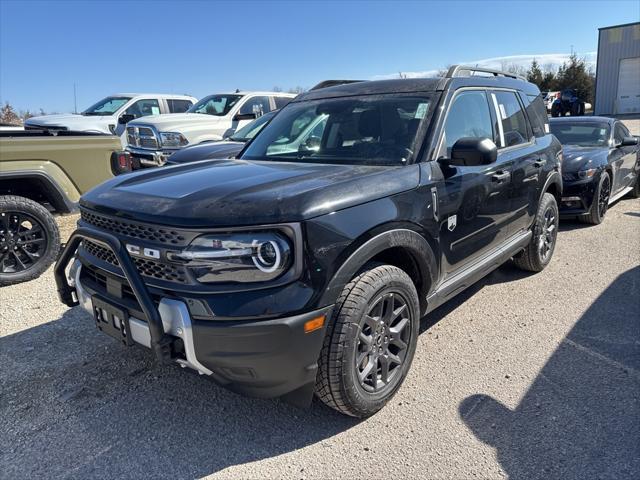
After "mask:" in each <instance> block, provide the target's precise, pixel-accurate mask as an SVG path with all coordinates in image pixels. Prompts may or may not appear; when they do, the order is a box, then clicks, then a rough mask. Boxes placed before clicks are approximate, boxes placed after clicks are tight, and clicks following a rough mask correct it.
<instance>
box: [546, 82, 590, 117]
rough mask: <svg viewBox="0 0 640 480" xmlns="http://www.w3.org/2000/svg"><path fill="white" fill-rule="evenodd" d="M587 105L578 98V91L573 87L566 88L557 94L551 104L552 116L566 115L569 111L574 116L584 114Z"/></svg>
mask: <svg viewBox="0 0 640 480" xmlns="http://www.w3.org/2000/svg"><path fill="white" fill-rule="evenodd" d="M585 110H586V105H585V102H584V101H583V100H581V99H580V98H578V92H577V91H576V90H575V89H573V88H565V89H564V90H562V91H561V92H559V93H558V94H557V95H556V98H555V100H554V101H553V103H552V104H551V116H552V117H564V116H565V115H566V114H567V113H568V114H570V115H571V116H572V117H578V116H580V115H584V112H585Z"/></svg>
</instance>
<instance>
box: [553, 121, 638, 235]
mask: <svg viewBox="0 0 640 480" xmlns="http://www.w3.org/2000/svg"><path fill="white" fill-rule="evenodd" d="M550 128H551V133H553V134H554V135H555V136H556V137H557V138H558V140H560V143H562V148H563V157H564V159H563V161H562V179H563V183H564V190H563V193H562V202H561V203H560V214H561V215H562V216H574V217H575V216H577V217H578V218H579V219H580V220H582V221H584V222H586V223H591V224H594V225H597V224H599V223H601V222H602V220H604V216H605V214H606V213H607V209H608V208H609V205H611V204H612V203H613V202H615V201H616V200H618V199H619V198H621V197H623V196H624V195H626V194H627V193H631V194H632V195H633V196H634V197H636V198H637V197H638V196H640V184H639V182H638V179H639V178H640V154H639V153H638V152H639V150H640V149H639V148H638V138H637V137H634V136H633V135H631V133H629V130H628V129H627V127H626V126H625V125H624V124H623V123H622V122H621V121H620V120H616V119H613V118H607V117H582V118H554V119H551V122H550Z"/></svg>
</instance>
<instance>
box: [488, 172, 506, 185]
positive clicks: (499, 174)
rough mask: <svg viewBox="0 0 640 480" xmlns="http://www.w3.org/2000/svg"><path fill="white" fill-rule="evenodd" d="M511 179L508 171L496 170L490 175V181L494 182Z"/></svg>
mask: <svg viewBox="0 0 640 480" xmlns="http://www.w3.org/2000/svg"><path fill="white" fill-rule="evenodd" d="M509 180H511V173H509V172H497V173H494V174H493V175H491V181H492V182H495V183H505V182H508V181H509Z"/></svg>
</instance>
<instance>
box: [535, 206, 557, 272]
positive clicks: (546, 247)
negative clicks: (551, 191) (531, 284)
mask: <svg viewBox="0 0 640 480" xmlns="http://www.w3.org/2000/svg"><path fill="white" fill-rule="evenodd" d="M556 216H557V212H556V210H555V209H554V208H553V206H552V205H549V206H548V207H547V209H546V210H545V212H544V214H543V218H544V220H543V224H542V226H541V228H540V233H539V235H538V251H539V255H540V260H542V262H543V263H547V262H548V261H549V260H550V256H551V254H552V253H553V248H554V246H555V244H556V236H557V235H558V220H557V218H556Z"/></svg>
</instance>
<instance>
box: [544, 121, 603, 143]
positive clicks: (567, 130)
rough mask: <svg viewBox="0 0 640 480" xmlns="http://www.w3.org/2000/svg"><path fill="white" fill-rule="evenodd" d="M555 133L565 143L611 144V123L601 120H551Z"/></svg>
mask: <svg viewBox="0 0 640 480" xmlns="http://www.w3.org/2000/svg"><path fill="white" fill-rule="evenodd" d="M550 128H551V133H553V134H554V135H555V136H556V137H558V140H560V143H561V144H563V145H579V146H581V147H605V146H607V145H609V133H610V130H609V125H608V124H606V123H600V122H593V123H592V122H575V123H570V122H551V125H550Z"/></svg>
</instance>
